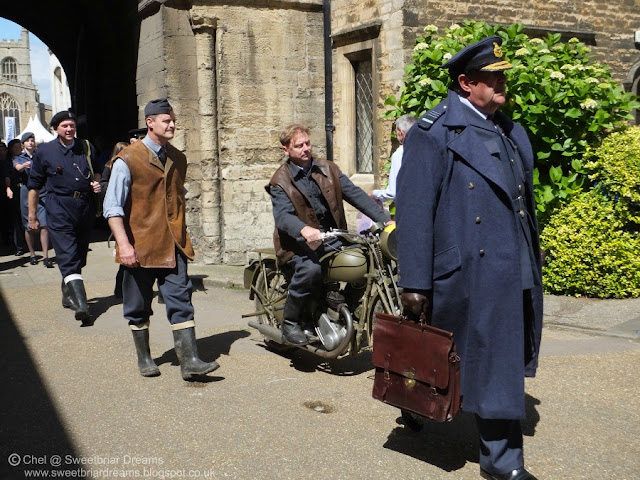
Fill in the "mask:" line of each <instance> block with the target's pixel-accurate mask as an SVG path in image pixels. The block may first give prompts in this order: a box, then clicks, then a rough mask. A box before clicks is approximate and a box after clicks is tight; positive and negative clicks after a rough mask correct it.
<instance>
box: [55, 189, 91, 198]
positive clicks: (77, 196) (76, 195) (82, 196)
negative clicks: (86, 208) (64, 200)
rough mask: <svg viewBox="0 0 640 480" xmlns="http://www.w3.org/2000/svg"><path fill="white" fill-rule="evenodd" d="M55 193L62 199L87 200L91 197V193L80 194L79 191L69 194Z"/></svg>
mask: <svg viewBox="0 0 640 480" xmlns="http://www.w3.org/2000/svg"><path fill="white" fill-rule="evenodd" d="M54 193H55V194H56V195H58V196H60V197H73V198H87V197H88V196H89V192H78V191H77V190H76V191H73V192H69V193H58V192H54Z"/></svg>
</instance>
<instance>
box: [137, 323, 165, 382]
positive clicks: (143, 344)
mask: <svg viewBox="0 0 640 480" xmlns="http://www.w3.org/2000/svg"><path fill="white" fill-rule="evenodd" d="M131 331H132V332H133V343H134V344H135V346H136V353H137V354H138V368H139V369H140V375H142V376H143V377H157V376H158V375H160V369H159V368H158V366H157V365H156V364H155V362H154V361H153V359H152V358H151V351H150V350H149V329H148V328H145V329H143V330H131Z"/></svg>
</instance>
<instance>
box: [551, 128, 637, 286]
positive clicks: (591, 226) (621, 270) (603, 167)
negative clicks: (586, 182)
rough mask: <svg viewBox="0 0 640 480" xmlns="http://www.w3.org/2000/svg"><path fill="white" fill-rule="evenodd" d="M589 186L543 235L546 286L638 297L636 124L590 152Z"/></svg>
mask: <svg viewBox="0 0 640 480" xmlns="http://www.w3.org/2000/svg"><path fill="white" fill-rule="evenodd" d="M585 160H587V161H586V163H585V168H586V169H588V170H589V172H590V174H589V176H590V178H591V179H592V180H593V181H594V182H595V185H594V186H593V188H592V189H591V190H589V191H586V192H583V193H581V194H579V195H576V196H574V197H573V198H572V199H571V200H570V201H569V202H568V204H566V205H565V206H563V207H562V208H560V209H558V210H557V211H556V213H555V214H554V215H553V217H552V218H551V220H550V222H549V224H548V225H547V228H545V230H544V232H543V233H542V235H541V242H542V246H543V248H544V249H545V251H546V252H547V256H546V260H545V266H544V276H543V278H544V284H545V290H546V291H547V292H549V293H563V294H570V295H587V296H590V297H599V298H625V297H638V296H640V127H632V128H629V129H627V130H626V131H623V132H617V133H613V134H611V135H610V136H609V137H607V138H606V139H605V140H604V142H603V143H602V145H601V146H600V147H599V148H597V149H593V150H589V151H588V153H587V155H586V156H585Z"/></svg>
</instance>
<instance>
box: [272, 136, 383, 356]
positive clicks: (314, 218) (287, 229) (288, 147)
mask: <svg viewBox="0 0 640 480" xmlns="http://www.w3.org/2000/svg"><path fill="white" fill-rule="evenodd" d="M280 143H281V144H282V150H283V151H284V153H285V154H286V155H287V156H288V161H287V162H285V163H284V164H283V165H282V166H281V167H280V168H278V170H277V171H276V173H275V174H274V175H273V177H272V178H271V180H270V181H269V185H267V187H266V189H267V192H268V193H269V195H270V196H271V203H272V205H273V217H274V220H275V225H276V231H275V234H274V243H275V247H276V254H277V255H278V260H279V262H280V263H281V264H284V263H287V264H288V265H289V266H290V267H292V269H293V271H294V273H293V277H292V278H291V281H290V282H289V295H288V296H287V301H286V303H285V306H284V312H283V317H284V318H283V324H282V338H283V340H284V341H285V342H286V343H288V344H291V345H306V344H307V343H308V339H307V336H306V335H305V333H304V331H303V329H302V325H303V324H304V318H303V312H304V307H305V303H306V302H307V301H309V299H310V297H311V295H312V292H313V291H314V290H317V289H318V287H319V286H320V282H321V280H322V272H321V267H320V262H319V259H320V258H321V257H322V255H323V254H324V249H325V245H323V244H322V232H327V231H329V230H330V229H331V228H339V229H343V230H344V229H346V228H347V221H346V219H345V214H344V207H343V205H342V201H343V199H344V200H346V201H347V202H348V203H350V204H351V205H353V206H354V207H356V208H357V209H358V210H360V211H361V212H362V213H364V214H365V215H367V216H368V217H370V218H371V219H373V220H374V221H376V222H387V221H389V215H388V214H387V213H386V212H385V211H384V210H382V209H381V208H380V207H378V206H377V205H376V204H375V203H374V202H373V200H371V198H369V196H368V195H367V194H366V193H365V192H364V191H363V190H362V189H361V188H359V187H356V186H355V185H354V184H353V183H352V182H351V180H349V179H348V178H347V177H346V175H344V174H343V173H342V172H341V171H340V169H339V168H338V166H337V165H336V164H335V163H333V162H329V161H326V160H320V159H316V158H313V156H312V154H311V141H310V140H309V129H308V128H307V127H305V126H304V125H299V124H293V125H289V126H288V127H287V128H286V129H285V130H284V131H283V132H282V134H281V135H280ZM327 248H330V247H327Z"/></svg>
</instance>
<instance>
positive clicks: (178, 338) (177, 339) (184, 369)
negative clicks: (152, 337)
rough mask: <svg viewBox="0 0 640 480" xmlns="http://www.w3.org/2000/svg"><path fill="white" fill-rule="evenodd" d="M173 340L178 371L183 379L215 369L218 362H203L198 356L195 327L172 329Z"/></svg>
mask: <svg viewBox="0 0 640 480" xmlns="http://www.w3.org/2000/svg"><path fill="white" fill-rule="evenodd" d="M173 342H174V344H175V347H176V355H177V356H178V361H179V362H180V372H181V373H182V379H183V380H190V379H191V378H192V377H193V376H195V375H205V374H207V373H211V372H213V371H214V370H217V369H218V368H219V367H220V365H219V364H218V362H215V361H214V362H211V363H207V362H203V361H202V360H200V357H198V347H197V346H196V329H195V328H193V327H190V328H181V329H180V330H174V331H173Z"/></svg>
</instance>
